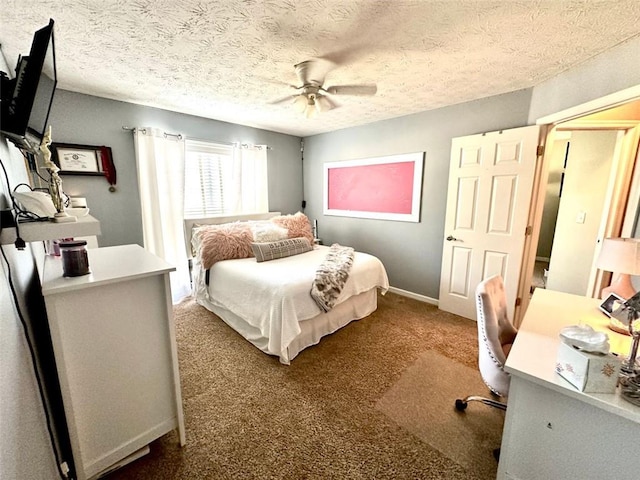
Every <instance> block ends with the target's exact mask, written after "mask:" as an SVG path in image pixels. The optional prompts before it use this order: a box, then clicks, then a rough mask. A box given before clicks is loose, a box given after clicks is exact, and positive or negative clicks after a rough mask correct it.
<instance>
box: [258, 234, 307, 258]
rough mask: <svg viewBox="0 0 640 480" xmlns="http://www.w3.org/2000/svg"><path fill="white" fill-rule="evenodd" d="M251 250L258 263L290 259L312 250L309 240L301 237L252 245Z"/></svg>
mask: <svg viewBox="0 0 640 480" xmlns="http://www.w3.org/2000/svg"><path fill="white" fill-rule="evenodd" d="M251 249H252V250H253V254H254V255H255V257H256V260H257V261H258V262H267V261H269V260H275V259H276V258H284V257H290V256H292V255H298V254H300V253H305V252H309V251H311V250H313V247H312V246H311V244H310V243H309V240H307V239H306V238H303V237H298V238H287V239H286V240H278V241H277V242H266V243H252V244H251Z"/></svg>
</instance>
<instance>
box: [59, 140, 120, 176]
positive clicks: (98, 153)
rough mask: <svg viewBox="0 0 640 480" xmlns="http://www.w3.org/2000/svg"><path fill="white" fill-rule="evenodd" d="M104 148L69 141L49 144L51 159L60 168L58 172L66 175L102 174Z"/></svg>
mask: <svg viewBox="0 0 640 480" xmlns="http://www.w3.org/2000/svg"><path fill="white" fill-rule="evenodd" d="M104 148H105V147H94V146H90V145H75V144H70V143H52V144H51V151H52V153H53V155H52V159H53V161H54V163H55V164H56V165H58V168H60V174H66V175H104V169H103V159H102V155H103V149H104ZM107 148H108V147H107ZM109 150H110V149H109Z"/></svg>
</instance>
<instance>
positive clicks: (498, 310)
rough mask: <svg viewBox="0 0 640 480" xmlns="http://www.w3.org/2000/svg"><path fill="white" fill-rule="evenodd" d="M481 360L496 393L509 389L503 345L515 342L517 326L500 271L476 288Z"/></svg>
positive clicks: (483, 376) (482, 367)
mask: <svg viewBox="0 0 640 480" xmlns="http://www.w3.org/2000/svg"><path fill="white" fill-rule="evenodd" d="M476 302H477V303H476V307H477V313H478V351H479V354H478V364H479V367H480V374H481V375H482V379H483V380H484V383H486V384H487V386H488V387H489V388H490V389H491V390H492V391H493V392H494V393H495V394H497V395H500V396H503V397H506V396H507V395H508V393H509V383H510V376H509V374H508V373H507V372H505V371H504V364H505V362H506V360H507V356H506V354H505V352H504V349H503V345H505V344H508V343H513V340H514V339H515V336H516V333H517V330H516V329H515V328H514V326H513V324H512V323H511V321H510V320H509V317H508V315H507V296H506V293H505V290H504V283H503V281H502V277H501V276H500V275H494V276H492V277H489V278H487V279H486V280H484V281H482V282H481V283H480V284H479V285H478V287H477V289H476Z"/></svg>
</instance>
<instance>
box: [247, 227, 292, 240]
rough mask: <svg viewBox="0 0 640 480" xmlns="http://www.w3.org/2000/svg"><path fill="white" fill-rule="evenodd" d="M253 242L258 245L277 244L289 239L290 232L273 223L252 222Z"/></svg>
mask: <svg viewBox="0 0 640 480" xmlns="http://www.w3.org/2000/svg"><path fill="white" fill-rule="evenodd" d="M251 232H252V233H253V241H254V242H257V243H267V242H277V241H278V240H284V239H286V238H288V235H289V230H287V229H286V228H283V227H281V226H279V225H276V224H275V223H271V222H252V223H251Z"/></svg>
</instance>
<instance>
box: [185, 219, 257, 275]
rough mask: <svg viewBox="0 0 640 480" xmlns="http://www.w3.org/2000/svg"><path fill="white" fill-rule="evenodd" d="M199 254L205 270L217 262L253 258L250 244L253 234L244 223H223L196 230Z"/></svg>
mask: <svg viewBox="0 0 640 480" xmlns="http://www.w3.org/2000/svg"><path fill="white" fill-rule="evenodd" d="M197 234H198V235H199V237H200V238H199V245H200V248H199V252H198V253H199V254H200V260H201V262H202V266H203V267H204V268H205V269H208V268H211V266H212V265H213V264H214V263H216V262H219V261H220V260H230V259H233V258H248V257H252V256H253V251H252V250H251V242H253V233H252V231H251V225H249V223H246V222H242V223H241V222H235V223H223V224H221V225H208V226H206V227H205V226H203V227H200V228H199V229H198V232H197Z"/></svg>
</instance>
